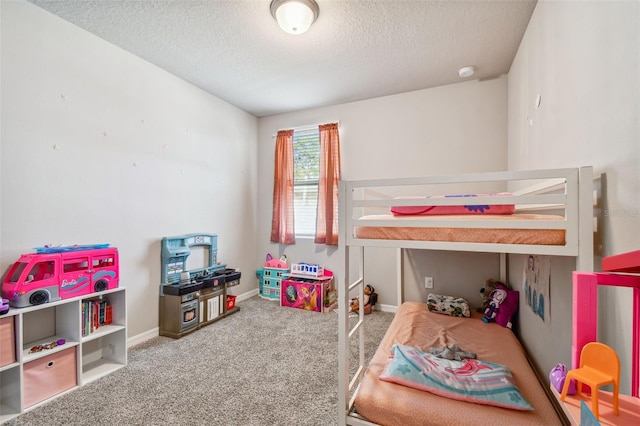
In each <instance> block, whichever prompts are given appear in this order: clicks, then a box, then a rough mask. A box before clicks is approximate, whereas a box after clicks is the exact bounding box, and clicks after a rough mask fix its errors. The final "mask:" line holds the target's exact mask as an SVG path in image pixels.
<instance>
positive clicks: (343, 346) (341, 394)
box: [337, 181, 350, 426]
mask: <svg viewBox="0 0 640 426" xmlns="http://www.w3.org/2000/svg"><path fill="white" fill-rule="evenodd" d="M346 189H347V188H346V184H345V182H344V181H340V182H339V185H338V191H339V192H338V197H339V199H338V206H340V209H339V214H340V217H339V219H338V252H339V253H342V258H343V268H342V271H340V272H341V273H340V275H339V276H338V282H339V285H338V286H337V288H338V424H339V425H341V426H343V425H346V424H347V412H348V410H349V393H348V392H347V387H348V386H349V357H348V355H347V352H348V348H349V342H348V338H349V318H348V315H349V312H348V309H349V279H350V278H349V246H348V245H347V241H346V239H347V233H346V223H345V222H346V220H347V219H346V218H347V214H348V212H347V211H346V206H347V203H346V201H347V200H346V198H347V197H346Z"/></svg>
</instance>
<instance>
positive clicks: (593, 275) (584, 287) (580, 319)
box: [571, 250, 640, 398]
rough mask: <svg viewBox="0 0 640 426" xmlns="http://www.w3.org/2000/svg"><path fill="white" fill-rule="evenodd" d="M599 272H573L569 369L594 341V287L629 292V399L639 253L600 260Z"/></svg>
mask: <svg viewBox="0 0 640 426" xmlns="http://www.w3.org/2000/svg"><path fill="white" fill-rule="evenodd" d="M602 270H603V272H577V271H576V272H574V273H573V341H572V346H571V350H572V354H571V355H572V358H571V361H572V368H578V367H579V365H580V352H581V351H582V347H583V346H584V345H586V344H587V343H589V342H595V341H596V339H597V325H598V286H600V285H606V286H617V287H630V288H632V289H633V328H632V345H631V346H632V353H631V396H632V397H634V398H638V392H639V388H640V250H636V251H631V252H628V253H623V254H619V255H615V256H609V257H605V258H604V259H603V260H602Z"/></svg>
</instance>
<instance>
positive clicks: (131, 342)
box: [127, 327, 160, 348]
mask: <svg viewBox="0 0 640 426" xmlns="http://www.w3.org/2000/svg"><path fill="white" fill-rule="evenodd" d="M159 335H160V327H156V328H152V329H151V330H148V331H145V332H144V333H140V334H137V335H135V336H133V337H129V338H128V339H127V348H130V347H131V346H135V345H139V344H140V343H142V342H146V341H147V340H149V339H153V338H154V337H158V336H159Z"/></svg>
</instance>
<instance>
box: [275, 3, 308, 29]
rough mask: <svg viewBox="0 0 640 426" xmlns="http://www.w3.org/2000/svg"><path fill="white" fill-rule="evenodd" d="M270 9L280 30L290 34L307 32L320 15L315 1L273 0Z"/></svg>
mask: <svg viewBox="0 0 640 426" xmlns="http://www.w3.org/2000/svg"><path fill="white" fill-rule="evenodd" d="M270 8H271V15H273V17H274V18H275V20H276V21H278V25H280V28H282V30H283V31H284V32H286V33H289V34H302V33H304V32H306V31H307V30H308V29H309V28H310V27H311V24H313V23H314V22H315V21H316V19H318V15H319V14H320V8H319V7H318V3H316V2H315V0H273V1H272V2H271V6H270Z"/></svg>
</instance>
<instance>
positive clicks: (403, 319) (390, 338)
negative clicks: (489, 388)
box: [355, 302, 562, 426]
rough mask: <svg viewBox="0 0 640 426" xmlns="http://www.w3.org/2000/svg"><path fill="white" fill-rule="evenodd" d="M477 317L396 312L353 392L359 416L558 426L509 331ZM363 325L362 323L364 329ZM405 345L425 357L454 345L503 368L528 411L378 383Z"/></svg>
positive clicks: (416, 309) (387, 421) (408, 309)
mask: <svg viewBox="0 0 640 426" xmlns="http://www.w3.org/2000/svg"><path fill="white" fill-rule="evenodd" d="M480 318H481V315H480V314H476V315H475V316H473V317H472V318H461V317H450V316H447V315H442V314H436V313H432V312H429V311H428V310H427V305H426V304H423V303H416V302H405V303H403V304H402V306H400V308H399V309H398V312H397V313H396V316H395V318H394V319H393V321H392V323H391V325H390V326H389V329H388V330H387V333H386V334H385V336H384V338H383V339H382V342H381V343H380V346H379V347H378V349H377V351H376V353H375V354H374V356H373V358H372V360H371V362H370V364H369V366H368V368H367V370H366V371H365V373H364V377H363V378H362V381H361V383H360V386H359V388H358V393H357V396H356V401H355V406H356V410H357V412H358V414H360V415H361V416H364V417H365V418H367V420H369V421H371V422H374V423H377V424H380V425H389V426H391V425H402V426H406V425H452V426H453V425H455V426H459V425H536V426H539V425H545V426H551V425H560V424H562V423H561V421H560V419H559V417H558V415H557V413H556V411H555V410H554V408H553V405H552V404H551V402H550V401H549V399H548V397H547V394H546V393H545V391H544V389H543V388H542V386H541V384H540V382H539V381H538V379H537V376H536V375H535V373H534V372H533V370H532V368H531V366H530V365H529V362H528V361H527V358H526V355H525V352H524V350H523V349H522V346H521V345H520V342H519V341H518V339H517V338H516V337H515V335H514V334H513V332H512V331H511V330H510V329H507V328H504V327H501V326H500V325H498V324H496V323H490V324H485V323H484V322H482V321H481V320H480ZM365 325H366V323H365ZM396 343H399V344H405V345H410V346H414V347H417V348H420V349H422V350H424V351H429V348H430V347H432V346H435V347H444V346H445V345H453V344H457V345H459V346H460V347H461V348H462V349H463V350H465V351H471V352H475V353H476V354H477V357H478V359H480V360H484V361H490V362H495V363H499V364H503V365H506V366H507V367H509V369H510V370H511V374H512V375H513V378H514V380H515V382H516V385H517V387H518V389H519V390H520V392H521V393H522V395H523V396H524V397H525V398H526V399H527V401H529V403H530V404H531V405H532V406H533V407H534V410H533V411H516V410H510V409H506V408H498V407H493V406H487V405H480V404H474V403H471V402H464V401H456V400H453V399H449V398H445V397H441V396H438V395H434V394H431V393H429V392H425V391H421V390H417V389H412V388H409V387H406V386H402V385H397V384H394V383H389V382H384V381H381V380H379V379H378V377H379V376H380V374H381V373H382V371H383V370H384V368H385V365H386V363H387V359H388V358H389V354H390V353H391V347H392V346H393V345H394V344H396Z"/></svg>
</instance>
